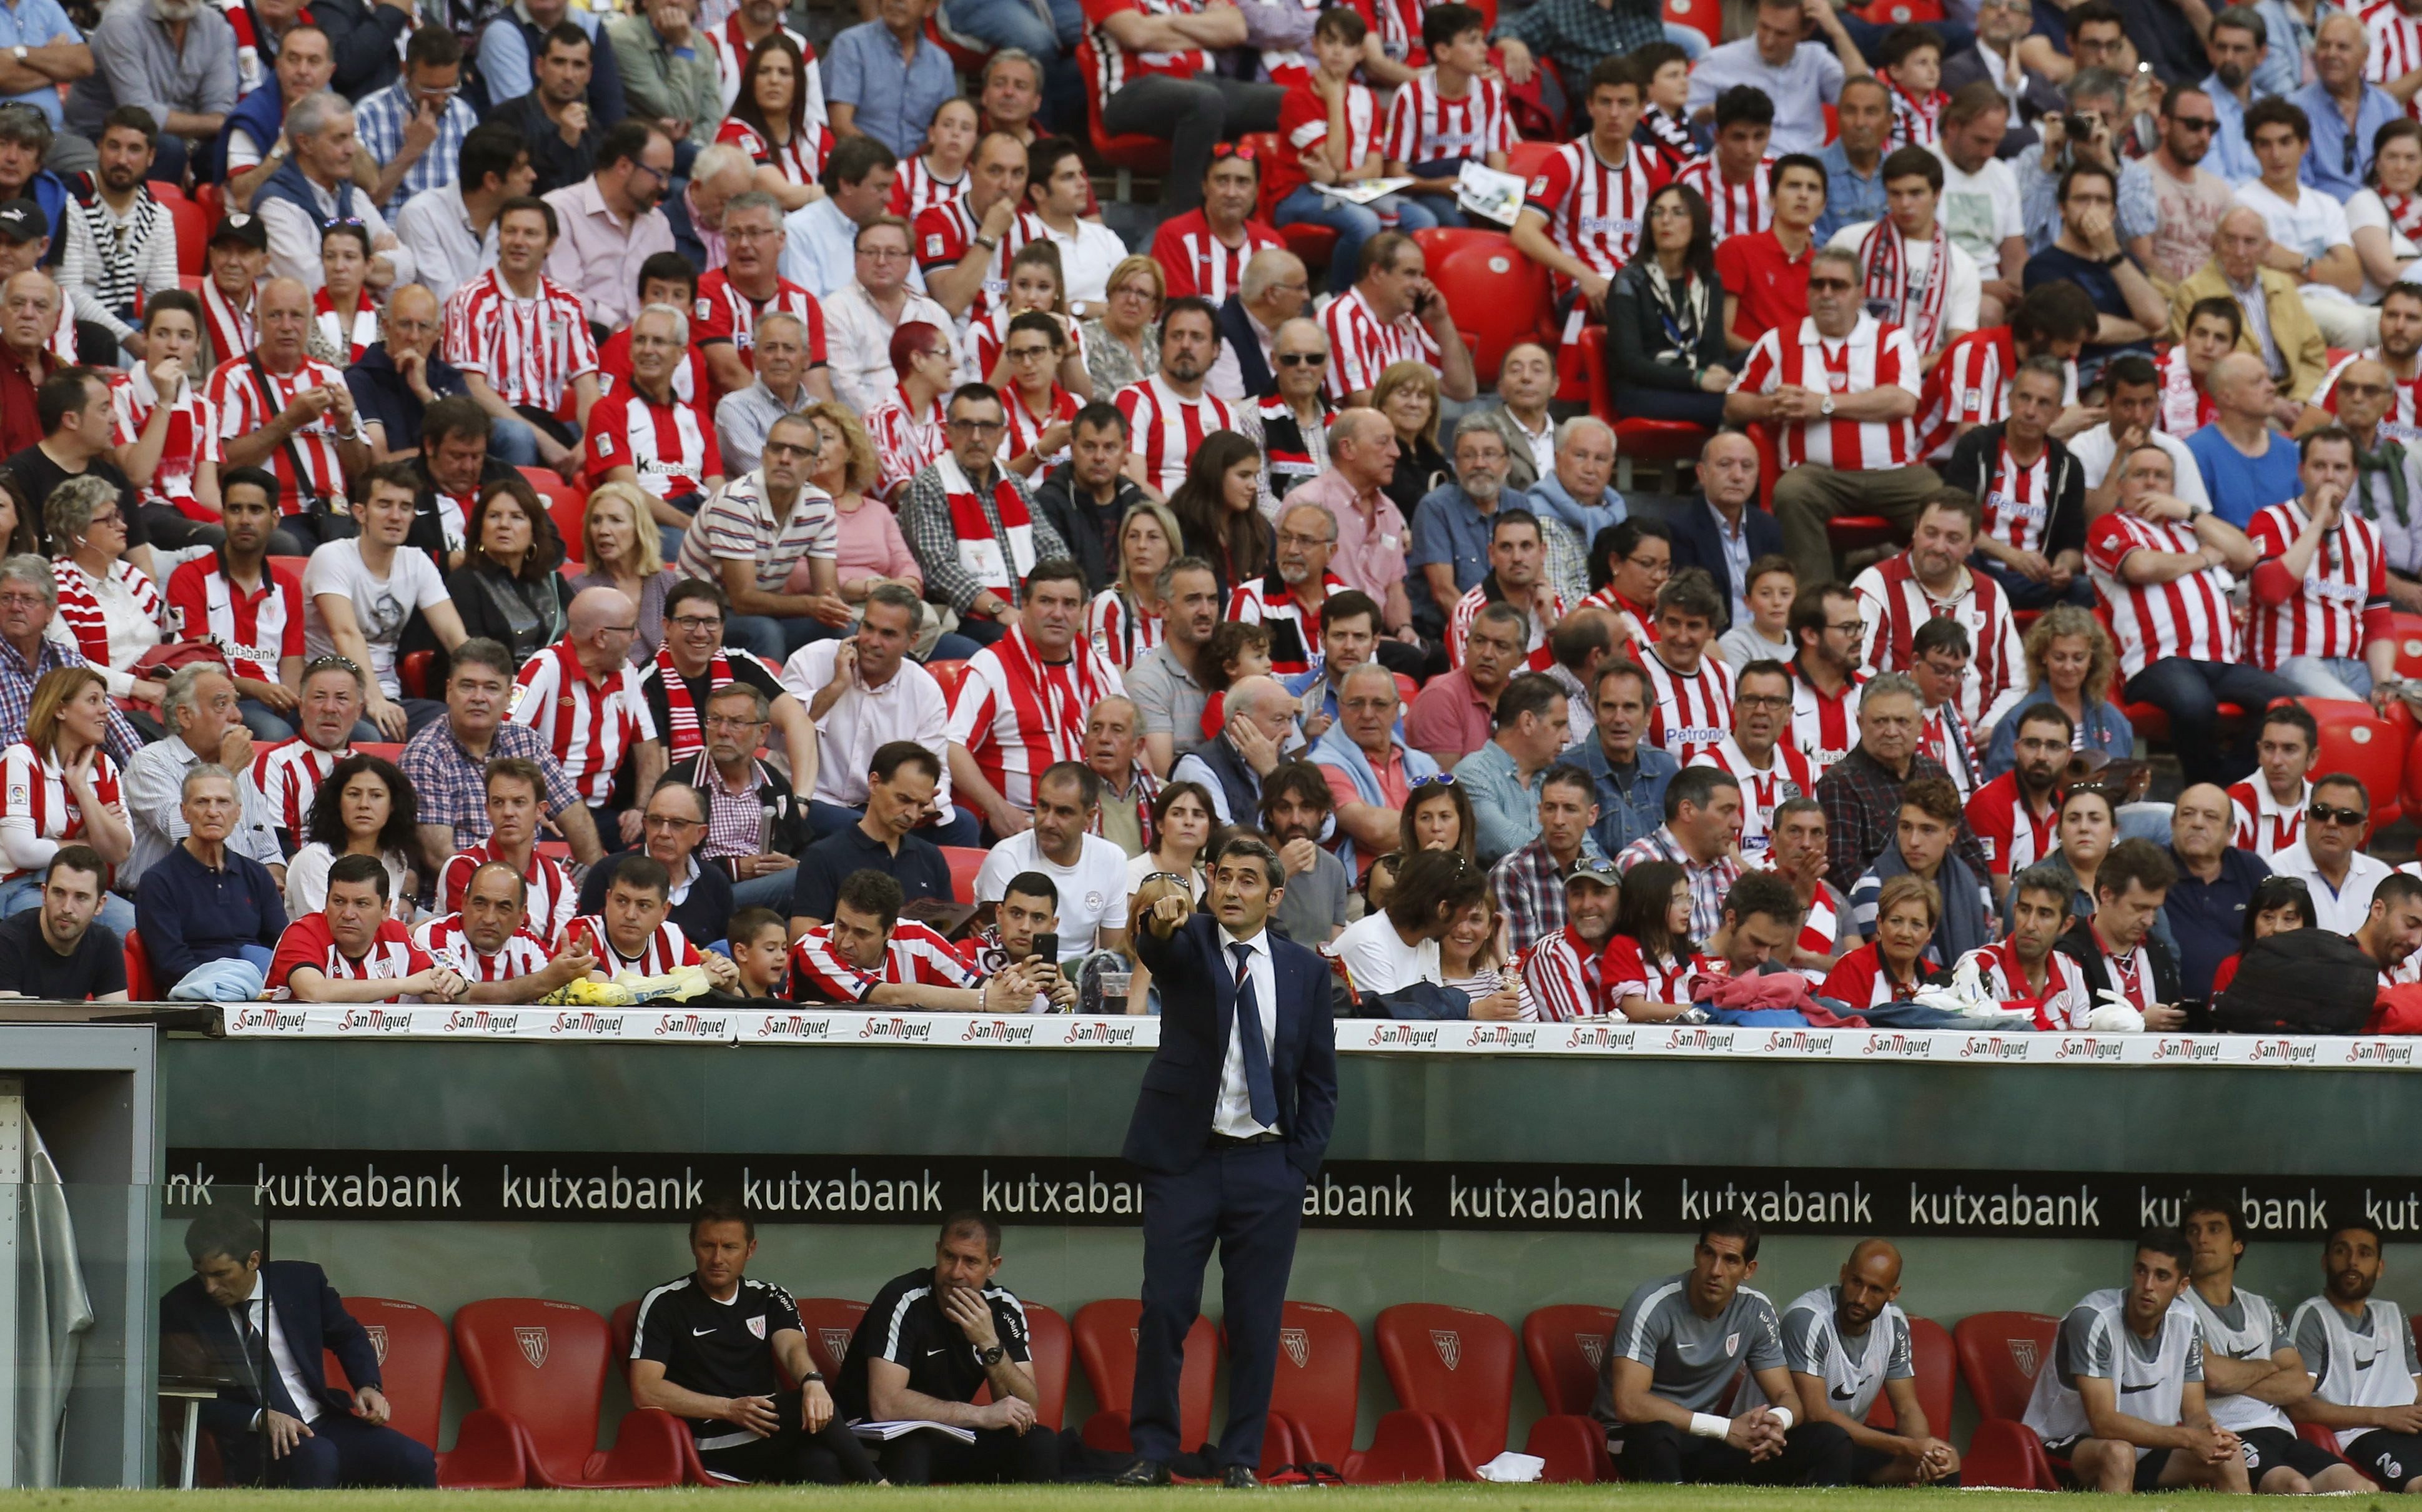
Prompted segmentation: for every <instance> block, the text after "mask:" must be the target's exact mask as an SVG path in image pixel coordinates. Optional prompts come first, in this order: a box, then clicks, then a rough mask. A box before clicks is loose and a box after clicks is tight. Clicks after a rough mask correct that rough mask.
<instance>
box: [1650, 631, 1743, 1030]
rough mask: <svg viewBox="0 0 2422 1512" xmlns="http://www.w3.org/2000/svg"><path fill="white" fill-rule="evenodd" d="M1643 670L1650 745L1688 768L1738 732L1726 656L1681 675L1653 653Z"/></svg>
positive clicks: (1707, 659)
mask: <svg viewBox="0 0 2422 1512" xmlns="http://www.w3.org/2000/svg"><path fill="white" fill-rule="evenodd" d="M1640 669H1641V670H1642V671H1643V672H1645V673H1647V674H1648V734H1647V737H1646V738H1647V741H1648V744H1650V745H1652V746H1656V747H1659V748H1662V749H1663V750H1665V751H1666V752H1667V753H1668V754H1670V755H1671V756H1673V758H1674V759H1675V761H1678V762H1680V763H1682V764H1684V765H1688V764H1690V761H1691V757H1693V756H1696V755H1697V754H1699V752H1701V751H1702V750H1706V749H1707V748H1710V747H1714V746H1718V745H1721V744H1722V742H1723V740H1724V738H1725V737H1726V736H1727V735H1729V734H1730V733H1731V732H1732V728H1733V677H1734V673H1733V669H1732V668H1731V667H1730V666H1729V665H1728V664H1726V662H1725V661H1724V659H1723V658H1722V656H1716V655H1709V654H1702V655H1701V656H1700V657H1699V666H1698V669H1697V670H1696V671H1691V672H1677V671H1675V669H1673V668H1671V667H1669V666H1667V665H1666V663H1665V655H1664V653H1662V652H1660V651H1658V650H1656V649H1654V648H1650V649H1649V650H1647V651H1645V652H1643V654H1642V655H1641V658H1640ZM1660 1001H1672V1000H1671V999H1660Z"/></svg>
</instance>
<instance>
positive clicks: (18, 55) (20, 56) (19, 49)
mask: <svg viewBox="0 0 2422 1512" xmlns="http://www.w3.org/2000/svg"><path fill="white" fill-rule="evenodd" d="M31 51H32V50H31V49H30V48H28V47H26V46H25V44H24V43H23V42H19V43H18V44H17V45H16V46H14V47H12V48H10V49H8V55H9V56H11V57H13V58H15V59H16V60H17V61H18V62H20V63H23V62H24V61H25V57H26V55H27V54H28V53H29V52H31Z"/></svg>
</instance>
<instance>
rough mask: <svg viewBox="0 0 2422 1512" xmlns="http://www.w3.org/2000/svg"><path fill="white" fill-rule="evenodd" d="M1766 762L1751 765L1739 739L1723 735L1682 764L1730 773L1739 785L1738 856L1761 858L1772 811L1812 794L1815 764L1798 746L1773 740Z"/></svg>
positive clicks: (1768, 836)
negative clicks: (1760, 764)
mask: <svg viewBox="0 0 2422 1512" xmlns="http://www.w3.org/2000/svg"><path fill="white" fill-rule="evenodd" d="M1766 760H1767V764H1766V765H1765V766H1764V767H1762V768H1761V767H1759V766H1756V765H1754V764H1752V763H1751V761H1750V759H1749V752H1747V751H1745V750H1743V749H1741V746H1740V739H1739V737H1738V736H1736V735H1726V736H1724V738H1723V739H1722V740H1720V741H1717V742H1716V743H1715V744H1714V745H1712V746H1709V747H1707V748H1706V749H1704V750H1702V751H1700V752H1699V753H1698V754H1697V755H1695V756H1693V757H1691V759H1690V760H1689V761H1688V762H1686V763H1684V764H1685V765H1687V766H1712V767H1715V768H1716V769H1718V770H1719V771H1724V772H1730V773H1731V774H1732V775H1733V777H1734V779H1735V780H1738V782H1739V783H1740V790H1741V832H1740V848H1741V854H1742V855H1743V856H1746V857H1751V858H1763V857H1764V856H1765V855H1766V853H1767V851H1768V849H1769V847H1770V846H1771V845H1772V844H1773V843H1774V834H1773V831H1774V811H1775V810H1776V809H1777V808H1779V807H1781V805H1782V804H1783V802H1784V800H1785V799H1786V798H1813V797H1815V796H1816V766H1815V764H1813V763H1812V762H1810V761H1809V759H1808V757H1807V755H1806V753H1805V752H1803V751H1801V749H1800V748H1798V747H1795V746H1789V745H1785V743H1783V742H1782V741H1777V742H1775V745H1774V748H1773V749H1772V750H1770V751H1769V752H1767V755H1766Z"/></svg>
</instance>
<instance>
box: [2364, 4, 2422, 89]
mask: <svg viewBox="0 0 2422 1512" xmlns="http://www.w3.org/2000/svg"><path fill="white" fill-rule="evenodd" d="M2358 14H2360V15H2361V16H2362V17H2363V29H2364V32H2365V34H2366V35H2367V37H2369V38H2370V39H2371V67H2370V68H2369V69H2368V70H2367V72H2366V75H2365V76H2366V77H2367V78H2368V79H2370V80H2371V82H2372V83H2374V84H2380V85H2386V84H2393V83H2395V82H2396V81H2397V80H2398V79H2401V78H2403V77H2404V76H2405V75H2406V74H2408V73H2411V72H2413V71H2414V70H2415V69H2422V17H2416V16H2409V15H2407V14H2406V13H2405V10H2404V8H2403V7H2401V6H2399V5H2398V3H2397V0H2377V3H2375V4H2373V5H2368V6H2366V7H2364V8H2363V9H2362V10H2361V11H2360V12H2358ZM2413 113H2414V107H2413V106H2412V105H2411V104H2408V105H2407V107H2406V114H2407V115H2409V116H2410V115H2412V114H2413Z"/></svg>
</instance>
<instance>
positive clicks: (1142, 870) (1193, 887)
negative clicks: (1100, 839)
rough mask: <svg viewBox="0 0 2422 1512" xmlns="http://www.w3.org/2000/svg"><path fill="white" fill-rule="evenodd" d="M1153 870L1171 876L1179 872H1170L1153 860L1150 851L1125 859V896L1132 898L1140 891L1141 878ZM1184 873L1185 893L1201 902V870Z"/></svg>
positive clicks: (1141, 885) (1150, 873) (1202, 884)
mask: <svg viewBox="0 0 2422 1512" xmlns="http://www.w3.org/2000/svg"><path fill="white" fill-rule="evenodd" d="M1155 872H1166V873H1168V874H1170V875H1172V876H1175V875H1178V874H1177V873H1174V872H1170V871H1169V869H1168V868H1167V867H1165V866H1163V865H1161V864H1160V862H1158V861H1157V860H1155V859H1154V858H1153V854H1152V852H1150V851H1146V852H1144V853H1143V854H1142V855H1141V856H1137V857H1133V858H1130V859H1129V860H1128V861H1127V896H1128V897H1130V898H1132V897H1134V896H1135V895H1136V893H1137V892H1139V891H1140V890H1142V888H1143V879H1144V878H1145V877H1148V876H1150V875H1152V874H1154V873H1155ZM1185 877H1186V890H1187V894H1188V895H1190V896H1191V897H1192V898H1193V899H1194V901H1195V902H1196V903H1201V902H1202V901H1203V887H1204V883H1203V874H1202V872H1201V871H1200V870H1196V871H1192V872H1187V873H1186V874H1185Z"/></svg>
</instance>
